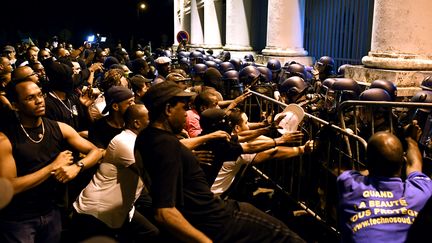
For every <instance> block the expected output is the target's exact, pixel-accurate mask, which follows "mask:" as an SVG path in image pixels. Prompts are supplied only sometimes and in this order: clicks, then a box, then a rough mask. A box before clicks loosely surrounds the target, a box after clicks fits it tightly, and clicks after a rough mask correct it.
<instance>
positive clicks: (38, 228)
mask: <svg viewBox="0 0 432 243" xmlns="http://www.w3.org/2000/svg"><path fill="white" fill-rule="evenodd" d="M61 230H62V224H61V216H60V210H59V209H57V208H56V209H53V210H51V211H49V212H48V213H46V214H44V215H41V216H39V217H35V218H32V219H27V220H22V221H6V220H0V242H2V243H10V242H19V243H33V242H35V243H38V242H40V243H58V242H60V237H61Z"/></svg>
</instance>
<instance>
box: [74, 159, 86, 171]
mask: <svg viewBox="0 0 432 243" xmlns="http://www.w3.org/2000/svg"><path fill="white" fill-rule="evenodd" d="M76 165H78V166H79V167H80V168H81V169H80V171H79V172H81V171H82V170H83V169H84V163H83V162H82V161H78V162H76Z"/></svg>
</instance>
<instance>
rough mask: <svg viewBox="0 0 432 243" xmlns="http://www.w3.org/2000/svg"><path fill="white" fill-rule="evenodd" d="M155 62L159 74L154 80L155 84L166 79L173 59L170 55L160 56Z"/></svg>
mask: <svg viewBox="0 0 432 243" xmlns="http://www.w3.org/2000/svg"><path fill="white" fill-rule="evenodd" d="M154 62H155V65H156V69H157V72H158V76H157V77H156V78H155V79H154V80H153V85H155V84H158V83H161V82H163V81H165V80H166V76H167V75H168V74H169V73H170V71H171V59H170V58H169V57H165V56H162V57H158V58H156V60H155V61H154Z"/></svg>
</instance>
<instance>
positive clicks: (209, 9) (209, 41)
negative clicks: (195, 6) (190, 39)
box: [204, 0, 222, 49]
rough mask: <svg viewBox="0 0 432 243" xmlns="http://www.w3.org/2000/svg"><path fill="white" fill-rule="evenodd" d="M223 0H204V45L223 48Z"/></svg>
mask: <svg viewBox="0 0 432 243" xmlns="http://www.w3.org/2000/svg"><path fill="white" fill-rule="evenodd" d="M221 32H222V0H204V46H205V47H206V48H214V49H218V48H222V38H221Z"/></svg>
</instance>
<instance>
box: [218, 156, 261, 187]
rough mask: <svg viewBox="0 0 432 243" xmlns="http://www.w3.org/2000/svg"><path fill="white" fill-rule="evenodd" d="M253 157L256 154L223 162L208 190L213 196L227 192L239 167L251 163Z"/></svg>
mask: <svg viewBox="0 0 432 243" xmlns="http://www.w3.org/2000/svg"><path fill="white" fill-rule="evenodd" d="M255 156H256V154H242V155H240V156H239V157H238V158H237V160H236V161H225V162H224V163H223V164H222V168H221V169H220V170H219V173H218V175H217V177H216V179H215V181H214V182H213V185H212V186H211V188H210V190H211V191H212V192H213V193H214V195H215V196H220V195H221V194H222V193H224V192H225V191H226V190H228V188H229V187H230V186H231V184H232V183H233V181H234V179H235V176H236V175H237V173H238V172H239V170H240V168H241V166H242V165H244V164H249V163H250V162H252V161H253V159H254V158H255Z"/></svg>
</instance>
